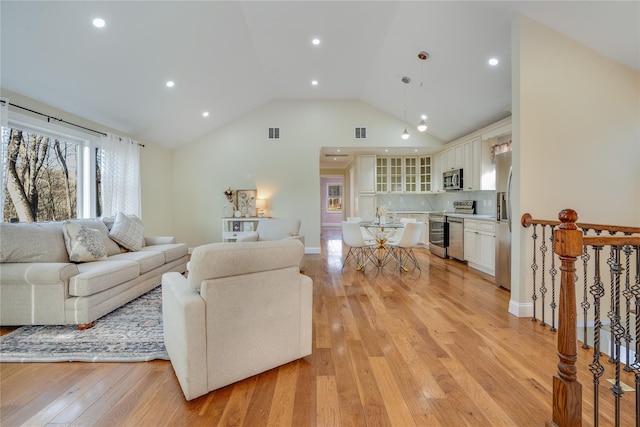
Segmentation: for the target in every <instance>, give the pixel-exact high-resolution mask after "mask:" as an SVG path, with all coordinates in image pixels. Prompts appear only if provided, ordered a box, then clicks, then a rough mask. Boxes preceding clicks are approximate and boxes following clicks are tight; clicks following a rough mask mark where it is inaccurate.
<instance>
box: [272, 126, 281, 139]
mask: <svg viewBox="0 0 640 427" xmlns="http://www.w3.org/2000/svg"><path fill="white" fill-rule="evenodd" d="M269 139H280V128H269Z"/></svg>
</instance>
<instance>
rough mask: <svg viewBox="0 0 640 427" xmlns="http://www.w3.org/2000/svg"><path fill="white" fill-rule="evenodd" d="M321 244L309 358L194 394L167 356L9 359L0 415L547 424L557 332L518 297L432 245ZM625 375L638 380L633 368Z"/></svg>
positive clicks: (44, 419)
mask: <svg viewBox="0 0 640 427" xmlns="http://www.w3.org/2000/svg"><path fill="white" fill-rule="evenodd" d="M322 244H323V248H322V254H321V255H308V256H307V261H306V274H307V275H309V276H310V277H311V278H312V279H313V282H314V320H313V321H314V323H313V324H314V331H313V345H314V349H313V354H312V355H311V356H309V357H306V358H304V359H302V360H299V361H296V362H293V363H290V364H287V365H285V366H282V367H280V368H277V369H273V370H271V371H268V372H265V373H263V374H261V375H257V376H255V377H252V378H249V379H247V380H245V381H241V382H239V383H236V384H233V385H230V386H228V387H225V388H223V389H220V390H216V391H214V392H212V393H209V394H208V395H206V396H202V397H200V398H198V399H195V400H193V401H191V402H187V401H186V400H185V399H184V396H183V395H182V391H181V390H180V386H179V384H178V382H177V380H176V378H175V375H174V373H173V369H172V367H171V364H170V363H169V362H167V361H153V362H146V363H3V364H0V412H1V413H0V424H1V425H2V426H3V427H9V426H19V425H25V426H76V425H77V426H86V425H92V426H93V425H95V426H163V425H175V426H182V425H188V426H200V425H202V426H204V425H206V426H214V425H221V426H252V427H253V426H332V427H333V426H399V427H404V426H542V425H544V422H545V421H546V420H548V419H550V417H551V394H552V376H553V374H554V373H555V372H556V363H557V359H556V356H555V354H556V348H555V335H554V334H552V333H550V332H549V331H548V330H547V329H545V328H542V327H540V326H539V325H538V324H537V323H535V322H531V320H530V319H519V318H516V317H514V316H511V315H510V314H508V312H507V307H508V303H509V294H508V292H507V291H505V290H502V289H499V288H497V287H496V286H495V285H494V283H493V278H492V277H490V276H487V275H484V274H482V273H479V272H477V271H475V270H473V269H470V268H468V267H467V266H466V265H465V264H463V263H460V262H458V261H453V260H442V259H440V258H437V257H435V256H432V255H431V254H430V253H429V252H428V251H426V250H418V251H416V255H417V257H418V260H419V262H420V264H421V266H422V272H421V273H420V272H418V271H409V272H408V273H405V274H403V275H400V274H399V273H398V272H397V271H394V269H393V267H391V266H390V267H387V268H386V269H385V270H383V271H378V270H377V269H375V268H372V267H369V268H367V270H366V271H365V272H364V273H359V272H356V271H354V268H353V266H352V265H351V266H347V268H345V270H344V272H341V259H342V256H343V254H344V253H345V252H344V249H343V246H342V241H341V237H340V230H339V229H331V228H326V229H323V236H322ZM579 357H580V359H579V362H578V366H579V380H580V382H581V383H582V384H583V389H584V396H585V403H584V409H585V420H584V421H585V422H584V425H593V421H592V418H593V417H592V416H591V415H590V414H591V412H592V411H593V409H592V407H591V405H590V404H589V403H588V402H591V401H592V397H593V392H592V391H591V389H592V386H591V376H590V374H589V371H588V364H589V363H590V362H591V355H590V354H589V353H588V352H586V351H584V350H582V349H580V356H579ZM603 363H604V362H603ZM607 374H610V373H609V372H608V373H607ZM605 378H607V375H605ZM603 381H604V379H603ZM625 382H626V383H627V384H629V385H632V384H633V379H632V377H631V375H630V374H627V376H626V377H625ZM602 389H603V390H601V392H600V396H601V397H600V399H601V411H602V412H603V413H604V412H606V413H607V415H606V416H604V417H602V418H601V419H600V425H601V426H602V425H612V415H611V414H612V413H613V412H612V407H613V405H612V403H611V402H612V399H611V392H610V391H609V390H608V389H607V387H602ZM628 395H629V396H628ZM625 399H626V400H625V401H624V405H626V406H623V409H624V413H625V415H624V417H625V418H623V421H624V422H623V424H622V425H633V423H635V420H634V419H633V409H632V406H631V405H632V403H631V401H632V400H633V393H627V394H626V395H625Z"/></svg>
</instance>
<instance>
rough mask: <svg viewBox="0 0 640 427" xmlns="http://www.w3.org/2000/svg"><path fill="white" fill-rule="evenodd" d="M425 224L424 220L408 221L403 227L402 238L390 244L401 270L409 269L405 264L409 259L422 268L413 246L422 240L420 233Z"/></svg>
mask: <svg viewBox="0 0 640 427" xmlns="http://www.w3.org/2000/svg"><path fill="white" fill-rule="evenodd" d="M423 226H424V223H423V222H407V223H406V224H405V226H404V228H403V229H402V235H401V236H400V240H398V241H397V242H395V243H391V244H390V249H391V250H392V251H393V253H394V255H395V258H396V261H397V262H398V268H400V270H401V271H408V268H407V267H406V266H405V263H406V262H407V261H410V262H411V263H412V264H413V266H414V267H415V268H417V269H418V270H420V264H419V263H418V260H417V259H416V256H415V254H414V253H413V248H415V247H416V246H417V245H418V243H419V242H420V234H421V232H422V227H423ZM420 271H422V270H420Z"/></svg>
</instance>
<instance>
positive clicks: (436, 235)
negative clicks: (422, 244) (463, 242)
mask: <svg viewBox="0 0 640 427" xmlns="http://www.w3.org/2000/svg"><path fill="white" fill-rule="evenodd" d="M448 242H449V227H448V224H447V222H446V220H445V217H444V214H443V213H430V214H429V251H430V252H431V253H432V254H434V255H437V256H439V257H440V258H446V257H447V246H448Z"/></svg>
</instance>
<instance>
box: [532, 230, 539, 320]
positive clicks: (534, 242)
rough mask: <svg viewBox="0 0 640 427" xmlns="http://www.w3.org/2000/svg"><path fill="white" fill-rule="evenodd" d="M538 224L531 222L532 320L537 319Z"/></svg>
mask: <svg viewBox="0 0 640 427" xmlns="http://www.w3.org/2000/svg"><path fill="white" fill-rule="evenodd" d="M537 227H538V224H533V234H532V235H531V238H532V239H533V263H532V264H531V270H533V295H531V300H532V301H533V317H532V318H531V321H532V322H535V321H537V320H538V319H536V301H537V300H538V294H537V292H536V272H537V271H538V264H537V263H536V240H537V239H538V234H537V233H536V231H537Z"/></svg>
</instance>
